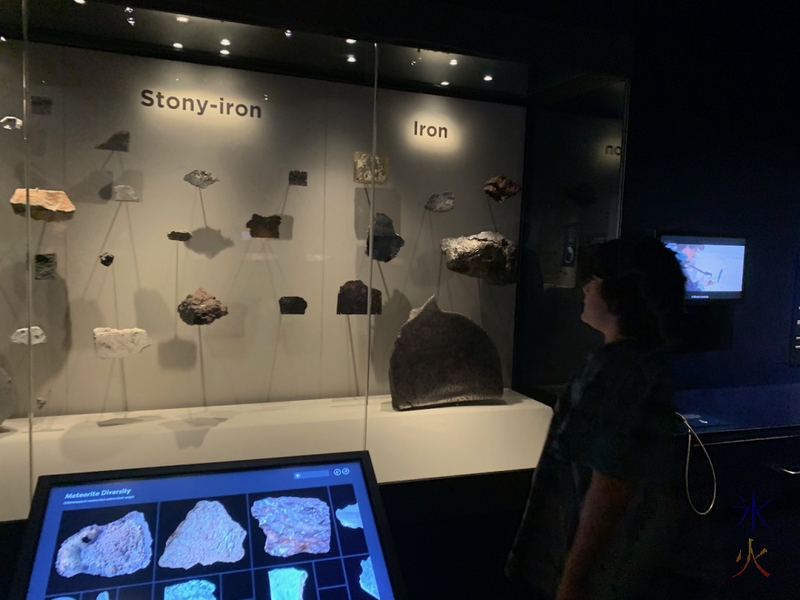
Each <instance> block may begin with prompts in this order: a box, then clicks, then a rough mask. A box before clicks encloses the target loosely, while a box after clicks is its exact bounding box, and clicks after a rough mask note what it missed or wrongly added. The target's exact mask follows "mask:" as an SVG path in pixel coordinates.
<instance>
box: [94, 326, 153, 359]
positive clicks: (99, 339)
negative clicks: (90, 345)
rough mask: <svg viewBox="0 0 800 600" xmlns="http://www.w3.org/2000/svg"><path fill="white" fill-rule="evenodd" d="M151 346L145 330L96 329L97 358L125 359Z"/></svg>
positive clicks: (95, 347)
mask: <svg viewBox="0 0 800 600" xmlns="http://www.w3.org/2000/svg"><path fill="white" fill-rule="evenodd" d="M150 344H151V342H150V338H149V337H147V332H146V331H145V330H144V329H139V328H137V327H134V328H132V329H112V328H111V327H95V328H94V349H95V353H96V354H97V358H125V357H126V356H130V355H131V354H137V353H139V352H141V351H142V350H144V349H145V348H147V347H148V346H149V345H150Z"/></svg>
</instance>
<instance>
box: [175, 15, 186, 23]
mask: <svg viewBox="0 0 800 600" xmlns="http://www.w3.org/2000/svg"><path fill="white" fill-rule="evenodd" d="M175 20H176V21H177V22H178V23H188V22H189V17H184V16H180V17H175Z"/></svg>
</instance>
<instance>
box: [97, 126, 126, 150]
mask: <svg viewBox="0 0 800 600" xmlns="http://www.w3.org/2000/svg"><path fill="white" fill-rule="evenodd" d="M130 143H131V134H130V133H129V132H127V131H118V132H116V133H115V134H114V135H112V136H111V137H110V138H108V139H107V140H106V141H105V142H103V143H102V144H98V145H97V146H95V149H97V150H113V151H115V152H127V151H128V146H129V145H130Z"/></svg>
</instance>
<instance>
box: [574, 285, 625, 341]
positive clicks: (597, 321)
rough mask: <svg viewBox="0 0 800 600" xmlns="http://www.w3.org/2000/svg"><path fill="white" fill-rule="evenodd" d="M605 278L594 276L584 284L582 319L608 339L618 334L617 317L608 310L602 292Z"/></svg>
mask: <svg viewBox="0 0 800 600" xmlns="http://www.w3.org/2000/svg"><path fill="white" fill-rule="evenodd" d="M602 285H603V280H602V279H600V278H599V277H597V276H596V275H595V276H592V278H591V279H590V280H589V281H588V282H587V283H586V285H584V286H583V313H581V321H583V322H584V323H586V324H587V325H588V326H589V327H591V328H592V329H596V330H597V331H599V332H601V333H603V334H604V335H605V336H606V341H608V340H609V339H610V338H613V337H614V336H615V335H616V329H617V321H618V320H617V317H616V316H615V315H613V314H611V313H610V312H609V310H608V303H607V302H606V301H605V300H604V299H603V296H602V294H601V293H600V287H601V286H602Z"/></svg>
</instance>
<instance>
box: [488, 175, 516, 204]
mask: <svg viewBox="0 0 800 600" xmlns="http://www.w3.org/2000/svg"><path fill="white" fill-rule="evenodd" d="M519 190H520V186H519V184H518V183H514V182H513V181H511V179H510V178H508V177H506V176H505V175H498V176H497V177H492V178H491V179H490V180H489V181H487V182H486V183H485V184H483V191H484V192H486V195H487V196H489V198H491V199H492V200H494V201H495V202H502V201H503V200H508V199H509V198H511V197H512V196H516V195H517V194H519Z"/></svg>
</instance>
